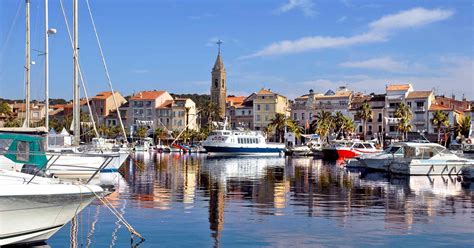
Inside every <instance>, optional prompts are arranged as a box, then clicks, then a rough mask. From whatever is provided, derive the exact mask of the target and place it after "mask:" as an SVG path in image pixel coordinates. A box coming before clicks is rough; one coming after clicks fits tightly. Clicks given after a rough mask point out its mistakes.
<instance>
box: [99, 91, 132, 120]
mask: <svg viewBox="0 0 474 248" xmlns="http://www.w3.org/2000/svg"><path fill="white" fill-rule="evenodd" d="M114 95H115V101H116V102H117V105H118V107H120V106H122V104H124V103H126V102H127V100H125V98H124V97H123V96H122V95H121V94H120V93H119V92H115V94H112V92H111V91H104V92H100V93H98V94H97V95H95V96H94V97H92V99H91V110H92V116H93V118H94V119H95V120H96V123H97V125H98V126H100V125H103V124H104V125H106V126H109V125H111V124H114V125H117V124H118V123H117V122H116V121H115V122H114V121H112V119H109V121H108V123H106V121H105V119H106V118H107V116H109V115H110V114H111V112H114V113H115V114H116V110H117V107H116V106H115V102H114ZM117 118H118V117H115V119H117Z"/></svg>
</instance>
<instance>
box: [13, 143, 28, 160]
mask: <svg viewBox="0 0 474 248" xmlns="http://www.w3.org/2000/svg"><path fill="white" fill-rule="evenodd" d="M29 158H30V143H29V142H26V141H17V145H16V159H17V160H18V161H25V162H27V161H28V160H29Z"/></svg>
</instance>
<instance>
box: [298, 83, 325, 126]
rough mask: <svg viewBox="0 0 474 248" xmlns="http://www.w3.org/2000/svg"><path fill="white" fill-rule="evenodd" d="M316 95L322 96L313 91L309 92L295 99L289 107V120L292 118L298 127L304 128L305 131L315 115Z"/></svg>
mask: <svg viewBox="0 0 474 248" xmlns="http://www.w3.org/2000/svg"><path fill="white" fill-rule="evenodd" d="M317 95H322V94H318V93H314V91H313V90H309V93H308V94H305V95H302V96H300V97H297V98H295V101H294V102H293V104H292V105H291V118H293V120H294V121H296V122H297V123H298V125H300V126H302V127H305V129H307V128H309V125H310V124H311V122H312V121H313V119H314V115H315V114H316V111H317V108H316V96H317Z"/></svg>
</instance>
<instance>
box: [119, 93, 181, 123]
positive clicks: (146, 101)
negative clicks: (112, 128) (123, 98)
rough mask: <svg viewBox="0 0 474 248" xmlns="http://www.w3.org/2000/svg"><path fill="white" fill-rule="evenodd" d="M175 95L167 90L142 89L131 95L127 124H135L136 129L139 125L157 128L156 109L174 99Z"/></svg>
mask: <svg viewBox="0 0 474 248" xmlns="http://www.w3.org/2000/svg"><path fill="white" fill-rule="evenodd" d="M172 100H173V97H172V96H171V95H170V94H169V93H168V92H166V91H157V90H153V91H141V92H138V93H137V94H134V95H133V96H131V97H130V104H129V111H128V118H127V121H128V123H127V126H133V128H134V129H135V130H136V128H138V127H139V126H144V127H147V128H149V129H151V128H152V129H155V128H157V127H158V126H159V123H156V122H155V121H154V120H156V119H157V118H156V112H157V111H156V109H157V108H159V107H160V106H161V105H163V104H164V103H165V102H166V101H172Z"/></svg>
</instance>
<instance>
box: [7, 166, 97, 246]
mask: <svg viewBox="0 0 474 248" xmlns="http://www.w3.org/2000/svg"><path fill="white" fill-rule="evenodd" d="M32 178H33V179H32ZM102 193H103V189H102V188H101V187H99V186H96V185H79V184H72V183H64V182H61V181H59V180H57V179H55V178H44V177H39V176H36V177H34V176H33V175H31V174H26V173H21V172H15V171H6V170H1V169H0V220H1V225H0V246H3V245H9V244H25V243H36V242H42V241H45V240H47V239H49V238H50V237H51V236H52V235H53V234H54V233H56V232H57V231H58V230H59V229H60V228H61V227H63V226H64V225H65V224H66V223H68V222H69V221H70V220H71V219H72V218H73V217H74V216H76V215H77V214H78V213H80V212H81V211H82V210H83V209H84V208H85V207H87V206H88V205H89V204H90V203H91V202H92V201H93V200H94V198H95V197H96V195H101V194H102Z"/></svg>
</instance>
